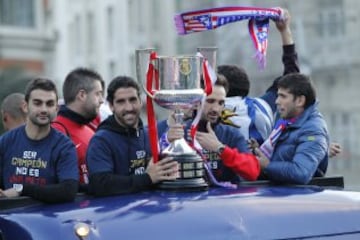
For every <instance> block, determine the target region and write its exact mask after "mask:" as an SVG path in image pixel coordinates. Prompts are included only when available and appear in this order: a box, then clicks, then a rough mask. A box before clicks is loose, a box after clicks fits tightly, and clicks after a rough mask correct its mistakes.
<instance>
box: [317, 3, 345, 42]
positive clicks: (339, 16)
mask: <svg viewBox="0 0 360 240" xmlns="http://www.w3.org/2000/svg"><path fill="white" fill-rule="evenodd" d="M343 8H344V7H343V1H341V0H340V1H338V0H336V1H333V0H332V1H320V2H319V9H321V10H320V12H319V24H318V27H319V29H318V32H319V35H320V36H321V37H324V38H325V37H331V38H334V37H335V38H336V37H341V36H343V35H344V34H345V20H344V19H345V17H344V9H343Z"/></svg>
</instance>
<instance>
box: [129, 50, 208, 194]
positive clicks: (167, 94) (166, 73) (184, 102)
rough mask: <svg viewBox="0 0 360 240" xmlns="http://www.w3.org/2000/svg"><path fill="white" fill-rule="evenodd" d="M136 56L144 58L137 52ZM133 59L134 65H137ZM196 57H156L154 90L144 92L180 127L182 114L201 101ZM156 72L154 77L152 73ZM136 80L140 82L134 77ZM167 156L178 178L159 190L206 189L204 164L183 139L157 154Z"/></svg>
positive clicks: (200, 60)
mask: <svg viewBox="0 0 360 240" xmlns="http://www.w3.org/2000/svg"><path fill="white" fill-rule="evenodd" d="M136 53H137V54H138V55H141V54H143V55H145V56H146V50H144V51H143V52H142V53H141V52H139V50H138V51H137V52H136ZM140 58H141V57H137V59H139V60H138V62H137V64H141V63H140V62H141V61H142V60H140ZM202 60H203V59H202V58H201V57H200V56H157V57H156V58H155V60H154V62H153V65H154V76H156V78H157V79H156V81H157V86H156V87H154V90H153V91H152V93H149V91H146V89H145V88H144V89H145V92H146V93H147V94H148V95H149V96H150V97H151V98H152V99H153V101H154V102H155V103H156V104H157V105H159V106H161V107H162V108H165V109H168V110H172V111H174V114H175V121H176V123H183V117H184V111H191V109H192V108H194V106H197V105H200V103H201V101H202V99H203V98H204V97H205V92H204V90H203V89H202V88H201V63H202ZM155 72H156V73H155ZM138 78H139V79H143V78H142V77H140V76H138ZM163 156H171V157H173V158H174V160H175V161H177V162H178V163H179V174H178V178H177V179H176V180H174V181H163V182H162V183H160V185H159V187H160V188H163V189H175V190H176V189H206V188H207V187H208V184H207V182H206V181H205V179H204V177H205V170H204V162H203V160H202V158H201V157H200V156H199V155H198V154H197V153H196V151H195V150H193V148H191V147H190V146H189V144H188V143H187V141H186V140H185V139H184V138H181V139H178V140H175V141H174V142H172V143H171V144H170V145H169V146H168V147H167V148H166V149H164V150H163V151H162V152H161V153H160V158H161V157H163Z"/></svg>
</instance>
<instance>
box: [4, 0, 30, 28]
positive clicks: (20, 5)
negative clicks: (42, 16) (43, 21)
mask: <svg viewBox="0 0 360 240" xmlns="http://www.w3.org/2000/svg"><path fill="white" fill-rule="evenodd" d="M0 25H8V26H15V27H26V28H34V27H35V3H34V0H0Z"/></svg>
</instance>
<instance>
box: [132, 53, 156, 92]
mask: <svg viewBox="0 0 360 240" xmlns="http://www.w3.org/2000/svg"><path fill="white" fill-rule="evenodd" d="M152 52H155V48H144V49H136V50H135V62H136V64H135V65H136V77H137V81H138V82H139V83H140V85H141V88H142V89H143V90H144V92H145V94H146V95H147V96H149V97H151V98H152V99H153V98H154V96H153V94H151V93H150V92H149V91H148V90H147V89H146V87H145V84H146V82H147V81H146V79H147V74H148V67H149V63H150V55H151V53H152Z"/></svg>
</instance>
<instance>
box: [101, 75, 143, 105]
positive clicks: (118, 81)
mask: <svg viewBox="0 0 360 240" xmlns="http://www.w3.org/2000/svg"><path fill="white" fill-rule="evenodd" d="M119 88H135V90H136V92H137V95H138V97H139V98H140V87H139V84H138V83H137V82H136V81H135V80H134V79H133V78H132V77H128V76H118V77H115V78H114V79H113V80H111V82H110V84H109V87H108V89H107V97H106V100H107V101H108V102H109V103H111V104H113V101H114V94H115V92H116V90H118V89H119Z"/></svg>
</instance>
